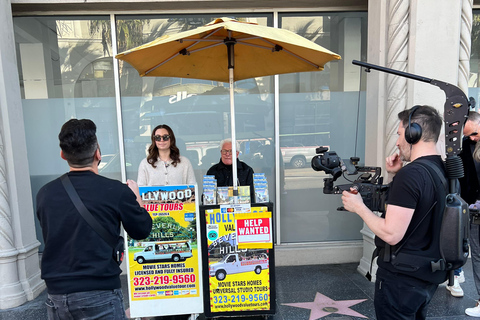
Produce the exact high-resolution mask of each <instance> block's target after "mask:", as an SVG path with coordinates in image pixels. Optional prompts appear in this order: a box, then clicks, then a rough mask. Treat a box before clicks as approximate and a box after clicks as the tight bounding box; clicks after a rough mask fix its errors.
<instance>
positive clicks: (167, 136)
mask: <svg viewBox="0 0 480 320" xmlns="http://www.w3.org/2000/svg"><path fill="white" fill-rule="evenodd" d="M162 138H163V141H168V140H170V135H168V134H165V135H163V136H159V135H155V136H153V139H154V140H155V141H162Z"/></svg>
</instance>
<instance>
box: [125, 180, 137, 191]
mask: <svg viewBox="0 0 480 320" xmlns="http://www.w3.org/2000/svg"><path fill="white" fill-rule="evenodd" d="M127 186H128V187H129V188H130V189H131V190H132V191H133V193H135V194H137V193H138V184H137V183H136V182H135V181H133V180H127ZM135 191H136V192H135Z"/></svg>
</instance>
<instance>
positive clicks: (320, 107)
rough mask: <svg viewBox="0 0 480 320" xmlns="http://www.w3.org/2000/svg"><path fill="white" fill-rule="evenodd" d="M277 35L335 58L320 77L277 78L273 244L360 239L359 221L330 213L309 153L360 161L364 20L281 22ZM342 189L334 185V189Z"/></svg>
mask: <svg viewBox="0 0 480 320" xmlns="http://www.w3.org/2000/svg"><path fill="white" fill-rule="evenodd" d="M279 19H280V21H279V22H280V27H281V28H284V29H288V30H291V31H293V32H295V33H297V34H299V35H301V36H304V37H306V38H308V39H310V40H312V41H314V42H315V43H317V44H319V45H321V46H323V47H325V48H327V49H329V50H331V51H333V52H336V53H338V54H340V55H341V56H342V60H340V61H335V62H329V63H328V64H327V65H326V66H325V69H324V70H323V71H321V72H305V73H295V74H287V75H281V76H280V88H279V89H280V110H279V112H280V148H281V153H282V159H281V162H282V163H283V165H284V169H282V173H283V174H282V175H281V179H282V181H281V182H280V184H281V186H282V197H281V200H280V201H281V202H280V203H281V207H280V208H281V242H287V243H288V242H308V241H333V240H358V239H361V234H360V232H359V231H360V230H361V229H362V227H363V223H362V221H361V219H360V218H359V217H358V216H356V215H354V214H351V213H348V212H340V211H337V207H340V206H341V199H340V196H339V195H325V194H323V184H324V181H323V179H324V178H325V177H327V175H326V174H325V173H324V172H317V171H314V170H312V167H311V159H312V157H314V156H315V155H316V151H315V150H316V147H318V146H327V147H329V149H330V150H332V151H336V152H337V154H338V155H339V156H340V157H341V158H345V159H349V158H350V157H352V156H357V157H360V158H361V159H363V158H364V153H365V147H364V145H365V119H364V115H365V88H364V87H363V86H364V83H365V79H362V77H364V76H362V75H361V68H358V67H356V66H353V65H352V64H351V61H352V59H356V60H365V57H366V45H367V36H366V35H367V14H366V13H338V14H282V15H279ZM342 181H344V182H343V183H347V182H346V181H345V180H342V179H339V180H338V181H336V184H337V183H342Z"/></svg>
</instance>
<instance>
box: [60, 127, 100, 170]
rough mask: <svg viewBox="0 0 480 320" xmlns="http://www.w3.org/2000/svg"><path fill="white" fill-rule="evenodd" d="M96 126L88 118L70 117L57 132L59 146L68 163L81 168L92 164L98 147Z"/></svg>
mask: <svg viewBox="0 0 480 320" xmlns="http://www.w3.org/2000/svg"><path fill="white" fill-rule="evenodd" d="M96 132H97V126H96V125H95V123H93V121H92V120H89V119H81V120H78V119H70V120H68V121H67V122H65V123H64V124H63V126H62V129H61V130H60V133H59V134H58V139H59V140H60V148H61V149H62V151H63V156H64V157H65V159H66V160H67V162H68V165H69V166H71V167H74V168H82V167H86V166H89V165H90V164H92V162H93V160H94V155H95V151H97V149H98V142H97V136H96V135H95V133H96Z"/></svg>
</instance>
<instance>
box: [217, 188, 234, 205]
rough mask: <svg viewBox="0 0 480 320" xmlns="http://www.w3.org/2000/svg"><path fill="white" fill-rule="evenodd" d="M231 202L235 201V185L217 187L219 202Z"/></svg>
mask: <svg viewBox="0 0 480 320" xmlns="http://www.w3.org/2000/svg"><path fill="white" fill-rule="evenodd" d="M230 201H232V202H230ZM231 203H233V187H218V188H217V204H231Z"/></svg>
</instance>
